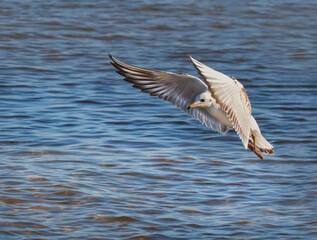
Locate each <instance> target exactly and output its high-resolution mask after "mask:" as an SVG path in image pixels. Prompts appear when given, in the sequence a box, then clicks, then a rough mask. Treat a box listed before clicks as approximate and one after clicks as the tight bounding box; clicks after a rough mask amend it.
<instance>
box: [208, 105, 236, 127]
mask: <svg viewBox="0 0 317 240" xmlns="http://www.w3.org/2000/svg"><path fill="white" fill-rule="evenodd" d="M207 110H208V112H209V113H210V114H211V115H212V116H213V117H214V118H216V119H217V120H218V121H219V122H221V123H223V124H225V125H226V126H228V127H230V128H232V123H231V122H230V120H229V118H228V117H227V114H226V113H225V112H224V111H223V110H222V109H221V107H220V106H219V105H218V104H216V103H213V104H211V106H210V107H209V108H208V109H207Z"/></svg>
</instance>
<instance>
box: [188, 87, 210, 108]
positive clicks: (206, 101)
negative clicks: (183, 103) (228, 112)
mask: <svg viewBox="0 0 317 240" xmlns="http://www.w3.org/2000/svg"><path fill="white" fill-rule="evenodd" d="M212 101H213V99H212V97H211V94H210V92H209V91H206V92H203V93H201V94H199V95H198V96H197V97H196V100H195V102H194V103H192V104H191V105H190V106H189V107H188V108H187V109H190V108H194V107H201V108H209V107H210V105H211V104H212Z"/></svg>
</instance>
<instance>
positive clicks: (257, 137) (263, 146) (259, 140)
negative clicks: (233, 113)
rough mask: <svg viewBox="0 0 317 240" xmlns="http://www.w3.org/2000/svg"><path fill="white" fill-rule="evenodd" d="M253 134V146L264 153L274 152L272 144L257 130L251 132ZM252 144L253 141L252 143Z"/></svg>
mask: <svg viewBox="0 0 317 240" xmlns="http://www.w3.org/2000/svg"><path fill="white" fill-rule="evenodd" d="M252 134H253V136H254V141H255V146H256V148H257V149H259V150H260V151H261V152H262V153H264V154H274V148H273V146H272V145H271V144H270V143H269V142H268V141H267V140H266V139H265V138H264V137H263V136H262V134H261V133H260V132H258V131H253V132H252ZM253 144H254V143H253Z"/></svg>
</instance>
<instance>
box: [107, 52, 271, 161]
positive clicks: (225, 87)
mask: <svg viewBox="0 0 317 240" xmlns="http://www.w3.org/2000/svg"><path fill="white" fill-rule="evenodd" d="M108 56H109V58H110V60H111V62H110V63H111V64H112V65H113V66H114V67H115V68H116V69H117V73H119V74H120V75H122V76H123V77H124V80H125V81H127V82H130V83H132V84H133V87H135V88H139V89H141V91H142V92H146V93H149V94H150V95H151V96H157V97H158V98H161V99H163V100H165V101H168V102H171V103H172V104H173V105H175V106H177V107H178V108H180V109H181V110H183V111H184V112H185V113H187V114H188V115H189V116H191V117H193V118H195V119H197V120H198V121H200V122H201V123H202V124H204V125H206V126H207V127H209V128H211V129H214V130H215V131H217V132H219V133H222V134H226V133H227V132H228V130H229V129H230V128H233V129H234V130H235V131H236V132H237V134H238V135H239V137H240V139H241V141H242V143H243V145H244V147H245V149H246V150H247V149H250V150H251V151H252V152H254V153H255V154H256V155H257V156H258V157H259V158H260V159H262V160H263V157H262V155H261V154H260V152H261V153H264V154H274V149H273V146H272V145H271V144H270V143H269V142H268V141H267V140H266V139H265V138H264V137H263V136H262V134H261V131H260V128H259V126H258V124H257V122H256V120H255V119H254V117H253V116H252V114H251V104H250V101H249V98H248V95H247V93H246V91H245V89H244V87H243V85H242V84H241V83H240V82H239V81H238V80H237V79H235V78H234V77H229V76H227V75H225V74H223V73H221V72H218V71H216V70H214V69H212V68H210V67H208V66H206V65H205V64H203V63H201V62H199V61H197V60H196V59H194V58H192V57H191V56H190V59H191V61H192V63H193V65H194V67H195V68H196V69H197V71H198V73H199V75H200V76H201V77H202V80H201V79H199V78H197V77H194V76H191V75H188V74H184V73H171V72H162V71H153V70H148V69H144V68H139V67H136V66H132V65H129V64H126V63H124V62H122V61H119V60H118V59H116V58H115V57H113V56H112V55H111V54H110V53H109V54H108Z"/></svg>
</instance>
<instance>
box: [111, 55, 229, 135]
mask: <svg viewBox="0 0 317 240" xmlns="http://www.w3.org/2000/svg"><path fill="white" fill-rule="evenodd" d="M109 58H110V59H111V60H112V62H111V64H112V65H113V66H114V67H115V68H116V69H117V70H118V71H117V73H119V74H120V75H122V76H124V77H125V78H124V80H125V81H127V82H130V83H133V87H135V88H139V89H141V91H142V92H146V93H149V94H150V95H151V96H157V97H159V98H161V99H164V100H165V101H168V102H171V103H172V104H173V105H175V106H177V107H178V108H180V109H181V110H183V111H184V112H186V113H187V114H188V115H189V116H191V117H194V118H196V119H197V120H198V121H200V122H201V123H203V124H205V125H206V126H207V127H210V128H212V129H214V130H216V131H218V132H221V133H223V134H224V133H226V132H227V131H228V128H227V126H225V125H224V124H222V123H220V122H219V121H218V120H217V119H215V118H214V117H213V116H212V115H210V114H209V113H208V112H207V111H206V110H205V109H202V108H191V109H189V110H187V108H188V106H189V105H190V104H192V103H193V102H194V101H195V99H196V97H197V96H198V95H199V94H201V93H203V92H205V91H207V89H208V87H207V85H206V84H205V83H204V82H203V81H201V80H200V79H199V78H196V77H193V76H190V75H187V74H176V73H169V72H161V71H152V70H148V69H144V68H139V67H135V66H132V65H129V64H126V63H124V62H122V61H119V60H118V59H116V58H114V57H113V56H112V55H111V54H109Z"/></svg>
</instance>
